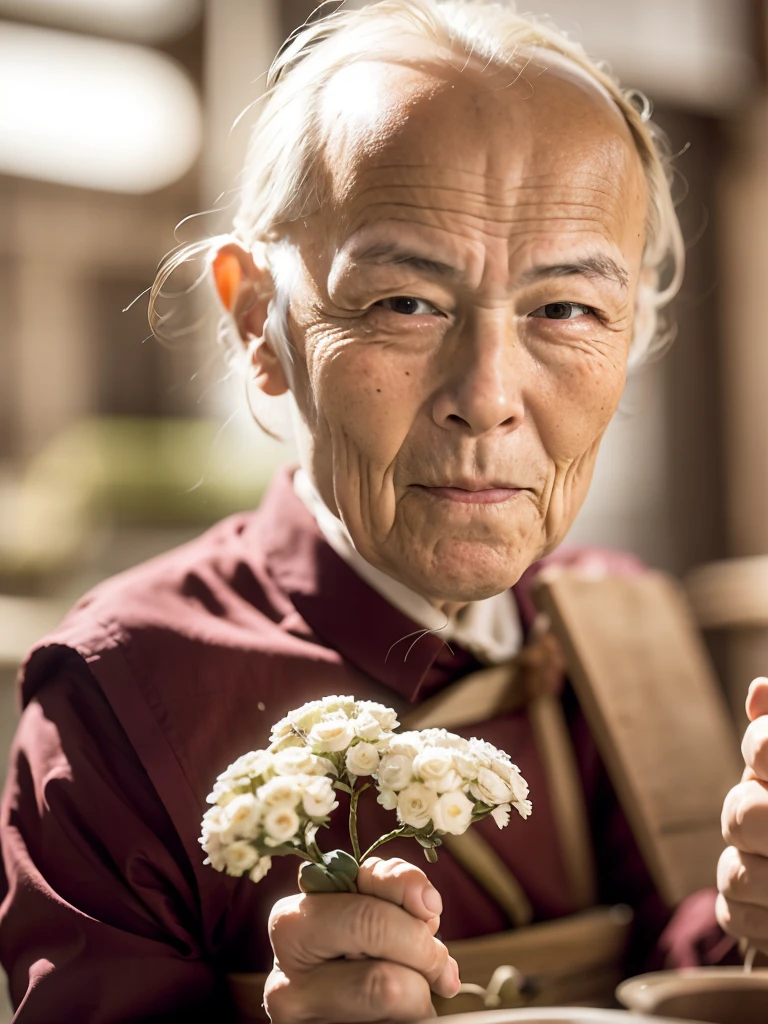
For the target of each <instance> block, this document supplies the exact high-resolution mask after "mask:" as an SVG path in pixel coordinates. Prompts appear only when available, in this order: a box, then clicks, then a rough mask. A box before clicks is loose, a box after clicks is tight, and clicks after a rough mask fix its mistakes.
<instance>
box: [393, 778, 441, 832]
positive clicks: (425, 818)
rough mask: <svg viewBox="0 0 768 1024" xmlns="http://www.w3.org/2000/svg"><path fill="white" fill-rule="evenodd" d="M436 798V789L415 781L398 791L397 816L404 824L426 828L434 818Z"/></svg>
mask: <svg viewBox="0 0 768 1024" xmlns="http://www.w3.org/2000/svg"><path fill="white" fill-rule="evenodd" d="M435 800H436V796H435V792H434V790H432V789H430V788H429V786H425V785H424V783H423V782H414V783H412V784H411V785H410V786H406V788H405V789H403V790H401V791H400V792H399V793H398V795H397V816H398V818H399V819H400V821H401V822H402V823H403V824H404V825H411V826H412V827H413V828H424V826H425V825H427V824H428V822H429V821H430V819H431V818H432V809H433V807H434V806H435Z"/></svg>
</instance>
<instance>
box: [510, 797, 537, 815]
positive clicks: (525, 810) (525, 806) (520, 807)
mask: <svg viewBox="0 0 768 1024" xmlns="http://www.w3.org/2000/svg"><path fill="white" fill-rule="evenodd" d="M512 806H513V807H514V808H515V810H516V811H517V813H518V814H519V815H520V817H521V818H527V817H528V816H529V815H530V813H531V811H532V810H533V804H532V803H531V801H530V800H513V801H512Z"/></svg>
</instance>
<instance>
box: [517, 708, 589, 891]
mask: <svg viewBox="0 0 768 1024" xmlns="http://www.w3.org/2000/svg"><path fill="white" fill-rule="evenodd" d="M528 715H529V718H530V721H531V725H532V726H533V732H534V737H535V739H536V747H537V749H538V751H539V754H540V755H541V759H542V762H543V767H544V774H545V776H546V779H547V790H548V792H549V800H550V803H551V805H552V816H553V818H554V820H555V827H556V828H557V833H558V836H559V839H560V850H561V853H562V857H563V863H564V866H565V872H566V875H567V877H568V883H569V886H570V890H571V895H572V896H573V899H574V902H575V905H576V909H577V910H586V909H587V907H593V906H594V905H595V903H596V902H597V884H596V877H595V859H594V854H593V849H592V839H591V836H590V829H589V819H588V816H587V808H586V804H585V801H584V790H583V788H582V785H581V778H580V776H579V771H578V767H577V765H576V757H575V755H574V752H573V744H572V743H571V737H570V734H569V732H568V724H567V722H566V720H565V715H564V714H563V707H562V704H561V703H560V701H559V700H558V698H557V697H555V696H553V695H552V694H548V693H543V694H540V695H539V696H538V697H535V698H534V699H533V700H532V701H531V702H530V704H529V705H528Z"/></svg>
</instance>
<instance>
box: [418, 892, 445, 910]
mask: <svg viewBox="0 0 768 1024" xmlns="http://www.w3.org/2000/svg"><path fill="white" fill-rule="evenodd" d="M421 900H422V903H423V904H424V906H425V907H426V908H427V910H428V911H429V913H430V914H432V915H433V916H437V915H438V914H442V912H443V901H442V899H441V898H440V893H439V892H438V891H437V889H435V888H434V886H432V885H425V886H424V889H423V890H422V893H421Z"/></svg>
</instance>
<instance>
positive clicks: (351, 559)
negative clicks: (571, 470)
mask: <svg viewBox="0 0 768 1024" xmlns="http://www.w3.org/2000/svg"><path fill="white" fill-rule="evenodd" d="M293 488H294V490H295V492H296V494H297V495H298V497H299V498H301V500H302V501H303V502H304V504H305V505H306V506H307V508H308V509H309V511H310V512H311V513H312V515H313V516H314V518H315V521H316V522H317V525H318V527H319V529H320V532H321V533H322V535H323V537H324V538H325V539H326V541H327V542H328V544H329V545H330V546H331V547H332V548H333V550H334V551H335V552H336V554H337V555H338V556H339V557H340V558H342V559H343V560H344V561H345V562H346V563H347V565H349V566H350V568H352V569H354V571H355V572H356V573H357V575H358V576H360V578H361V579H363V580H365V582H366V583H367V584H368V586H369V587H371V589H372V590H375V591H376V593H377V594H380V595H381V596H382V597H383V598H384V599H385V600H386V601H388V602H389V603H390V604H391V605H393V606H394V607H395V608H397V609H398V611H400V612H402V613H403V615H406V616H407V617H408V618H409V619H412V620H413V621H414V622H415V623H417V624H418V625H419V626H424V628H425V629H428V630H430V631H431V632H434V633H436V634H437V635H438V636H439V637H441V638H442V639H444V640H446V641H448V642H450V641H451V640H455V641H456V643H457V644H460V645H461V646H462V647H464V648H465V649H466V650H468V651H470V652H471V653H472V654H474V655H475V657H476V658H477V659H478V660H479V661H482V662H484V663H485V664H487V665H497V664H500V663H502V662H504V661H509V659H510V658H512V657H514V656H515V654H517V652H518V651H519V650H520V648H521V647H522V646H523V627H522V624H521V622H520V614H519V612H518V610H517V604H516V603H515V599H514V597H513V596H512V594H511V593H510V591H508V590H505V591H503V592H502V593H501V594H495V595H494V596H493V597H488V598H485V599H484V600H482V601H472V602H470V603H469V604H467V605H465V606H464V607H463V608H462V609H461V610H460V611H459V612H457V613H456V614H455V615H453V616H451V617H450V618H449V619H448V620H447V621H446V616H445V614H444V613H443V612H440V611H438V610H437V608H435V607H434V606H433V605H431V604H430V603H429V601H427V600H426V599H425V598H423V597H422V596H421V595H420V594H417V593H416V592H415V591H413V590H411V589H410V588H409V587H406V586H404V585H403V584H402V583H398V581H397V580H395V579H393V578H392V577H391V576H388V575H387V574H386V573H384V572H382V571H381V570H380V569H377V568H376V567H375V566H373V565H371V563H370V562H367V561H366V560H365V559H364V558H363V556H362V555H361V554H360V553H359V551H357V549H356V548H355V545H354V544H353V542H352V538H351V536H350V534H349V531H348V530H347V528H346V526H345V525H344V523H342V521H341V519H339V518H338V517H337V516H335V515H334V514H333V513H332V512H331V510H330V509H329V508H328V506H327V505H326V504H325V502H324V501H323V499H322V498H321V497H320V494H319V493H318V491H317V489H316V488H315V486H314V484H313V483H312V481H311V480H310V478H309V475H308V474H307V473H306V472H305V471H304V470H303V469H298V470H297V471H296V473H295V474H294V477H293Z"/></svg>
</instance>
